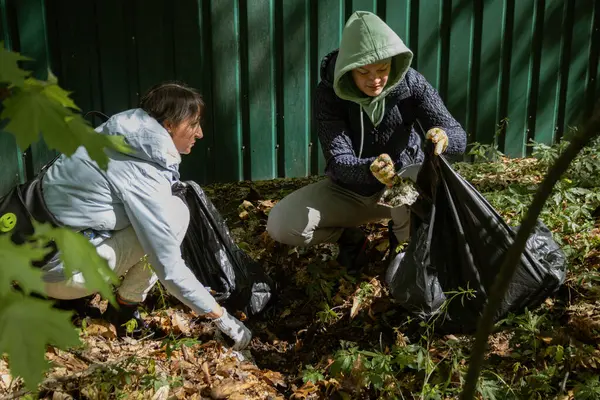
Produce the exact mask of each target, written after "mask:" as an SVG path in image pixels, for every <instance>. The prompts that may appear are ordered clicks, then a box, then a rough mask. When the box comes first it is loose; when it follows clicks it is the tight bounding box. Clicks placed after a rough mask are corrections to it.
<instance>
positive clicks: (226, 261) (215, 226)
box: [173, 181, 274, 315]
mask: <svg viewBox="0 0 600 400" xmlns="http://www.w3.org/2000/svg"><path fill="white" fill-rule="evenodd" d="M173 194H174V195H176V196H178V197H179V198H181V199H182V200H183V201H184V202H185V203H186V204H187V206H188V208H189V210H190V224H189V227H188V230H187V232H186V235H185V238H184V240H183V243H182V245H181V250H182V256H183V259H184V260H185V262H186V265H187V266H188V267H189V268H190V269H191V270H192V272H193V273H194V275H195V276H196V277H197V278H198V280H199V281H200V282H201V283H202V284H203V285H204V286H206V287H207V288H209V290H210V292H211V293H212V295H213V296H214V298H215V299H216V300H217V302H219V303H220V304H222V305H225V306H226V307H228V308H229V309H231V310H240V311H242V312H244V313H245V314H246V315H255V314H258V313H260V312H261V311H263V310H264V308H265V307H266V305H267V303H268V302H269V300H271V297H272V294H273V293H272V291H273V288H274V286H273V281H272V280H271V279H270V278H269V277H268V276H267V275H266V274H265V272H264V271H263V269H262V267H261V266H260V265H259V264H258V263H257V262H255V261H254V260H253V259H252V258H251V257H250V256H249V255H248V254H246V253H245V252H244V251H243V250H242V249H240V248H239V247H238V246H237V245H236V243H235V242H234V240H233V239H232V237H231V235H230V233H229V228H228V227H227V224H226V222H225V220H224V219H223V217H222V216H221V214H220V213H219V211H218V210H217V209H216V207H215V206H214V205H213V203H212V202H211V201H210V199H209V198H208V197H207V196H206V194H205V193H204V191H203V190H202V188H201V187H200V186H199V185H198V184H197V183H195V182H193V181H185V182H183V183H181V182H180V183H177V184H176V185H174V186H173Z"/></svg>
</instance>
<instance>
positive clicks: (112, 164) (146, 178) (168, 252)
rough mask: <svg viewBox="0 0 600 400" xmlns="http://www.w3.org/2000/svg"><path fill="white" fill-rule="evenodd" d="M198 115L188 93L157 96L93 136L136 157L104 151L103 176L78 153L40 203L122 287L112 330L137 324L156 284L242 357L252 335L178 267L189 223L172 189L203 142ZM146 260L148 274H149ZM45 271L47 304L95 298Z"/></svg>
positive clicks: (57, 266)
mask: <svg viewBox="0 0 600 400" xmlns="http://www.w3.org/2000/svg"><path fill="white" fill-rule="evenodd" d="M203 109H204V102H203V100H202V97H201V95H200V94H199V93H198V92H196V91H195V90H193V89H191V88H189V87H187V86H185V85H182V84H178V83H163V84H159V85H157V86H155V87H153V88H152V89H150V90H149V91H148V93H147V94H145V96H144V97H143V98H142V101H141V104H140V108H136V109H132V110H127V111H125V112H122V113H119V114H116V115H114V116H113V117H111V118H110V119H109V120H108V121H107V122H105V123H104V124H102V125H100V126H99V127H98V128H97V129H96V130H97V131H98V132H100V133H102V134H106V135H122V136H124V137H125V140H126V142H127V144H128V145H129V146H130V147H131V148H132V149H133V152H132V153H131V154H123V153H118V152H115V151H110V152H108V151H107V152H108V156H109V158H110V161H109V164H108V168H107V169H106V170H102V169H100V168H99V167H98V165H97V164H96V163H95V162H94V161H92V160H91V159H90V157H89V155H88V153H87V151H86V150H85V148H83V147H81V148H79V149H78V150H77V151H76V152H75V154H73V155H72V156H71V157H65V156H64V155H63V156H62V157H61V158H59V159H58V160H57V161H56V162H55V163H54V164H53V165H52V166H51V167H50V168H49V169H48V171H47V173H46V175H45V176H44V179H43V183H42V186H43V193H44V200H45V201H46V205H47V207H48V209H49V210H50V212H51V213H52V214H53V215H54V216H55V217H56V219H57V220H58V221H60V222H61V223H63V224H64V225H66V226H68V227H71V228H73V229H75V230H77V231H81V232H83V233H84V234H85V235H86V236H88V237H89V238H90V240H91V241H92V243H93V244H94V245H95V246H96V248H97V251H98V253H99V254H100V255H101V256H102V257H103V258H105V259H106V260H107V261H108V264H109V266H110V267H111V268H112V269H113V270H114V271H115V272H116V274H117V275H118V276H120V277H122V282H121V284H120V286H119V288H118V290H117V301H118V302H119V304H120V309H119V311H116V310H114V309H113V310H112V311H111V312H112V317H113V318H114V320H115V323H116V325H117V326H120V325H121V324H122V323H124V322H126V321H128V320H129V319H131V318H135V319H137V320H138V322H142V321H141V319H140V318H139V314H138V313H137V305H138V303H140V302H143V301H144V300H145V298H146V295H147V294H148V292H149V291H150V289H151V288H152V286H153V285H154V284H155V283H156V281H157V279H158V280H160V281H161V283H162V284H163V285H164V287H165V288H166V289H167V290H168V291H169V292H170V293H171V294H172V295H174V296H175V297H176V298H178V299H179V300H180V301H181V302H182V303H184V304H185V305H187V306H188V307H190V308H191V309H192V310H193V311H195V312H196V313H198V314H201V315H206V316H208V317H209V318H212V319H213V320H214V321H215V323H216V325H217V327H218V328H219V329H220V330H221V331H222V332H223V333H225V334H226V335H228V336H229V337H231V338H232V339H233V340H234V342H235V345H234V349H242V348H244V347H246V346H247V345H248V343H249V342H250V338H251V333H250V331H249V330H248V329H247V328H246V327H245V326H244V324H243V323H242V322H240V321H239V320H237V319H236V318H235V317H233V316H231V315H230V314H228V313H227V310H225V309H224V308H222V307H220V306H219V305H218V304H217V302H216V301H215V299H214V298H213V297H212V295H211V294H210V293H209V292H208V290H207V289H206V288H205V287H204V286H203V285H202V283H201V282H199V281H198V279H197V278H196V277H195V275H194V274H193V273H192V271H191V270H190V269H189V268H188V267H187V266H186V265H185V262H184V260H183V259H182V257H181V250H180V246H181V243H182V241H183V238H184V236H185V233H186V230H187V226H188V224H189V220H190V215H189V210H188V209H187V207H186V205H185V204H184V203H183V201H181V199H179V198H178V197H175V196H173V195H172V192H171V186H172V185H173V184H174V183H175V182H177V181H178V180H179V171H178V168H179V163H180V162H181V156H180V154H188V153H190V151H191V149H192V147H193V146H194V143H195V141H196V140H198V139H201V138H202V135H203V133H202V128H201V125H200V120H201V118H202V111H203ZM144 255H147V256H148V261H149V263H150V264H151V266H152V268H149V267H148V266H147V265H145V262H144V261H143V260H142V258H143V256H144ZM82 261H83V262H85V261H84V260H82ZM43 270H44V280H45V282H46V289H47V293H48V296H49V297H52V298H56V299H63V300H68V299H76V298H81V297H85V296H88V295H90V294H91V293H90V291H89V290H88V289H86V288H85V285H84V279H83V277H82V276H81V274H76V275H74V276H65V273H64V268H63V265H62V263H61V262H60V260H59V259H58V258H56V259H54V260H52V261H51V262H49V263H48V264H47V265H46V266H45V267H44V268H43Z"/></svg>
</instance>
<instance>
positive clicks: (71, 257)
mask: <svg viewBox="0 0 600 400" xmlns="http://www.w3.org/2000/svg"><path fill="white" fill-rule="evenodd" d="M23 60H29V59H28V58H27V57H23V56H21V55H20V54H18V53H15V52H11V51H8V50H6V49H5V48H4V46H3V44H1V43H0V85H2V86H3V87H4V88H6V89H7V90H8V94H9V96H8V97H7V98H6V99H5V100H4V101H3V104H2V105H3V111H2V114H1V115H0V122H4V121H6V120H8V123H7V124H6V127H5V128H4V129H5V130H6V131H8V132H10V133H12V134H13V135H14V136H15V138H16V141H17V143H18V144H19V146H20V147H21V148H22V149H25V148H27V147H29V146H30V145H31V144H32V143H33V142H35V141H37V140H38V139H39V134H40V132H41V133H42V135H43V137H44V139H45V141H46V143H47V144H48V146H49V147H50V148H53V149H56V150H58V151H60V152H62V153H64V154H66V155H67V156H70V155H71V154H73V153H74V152H75V150H76V149H77V148H78V147H79V146H81V145H83V146H85V148H86V149H87V151H88V153H89V154H90V157H91V158H92V159H93V160H95V161H96V162H97V163H98V165H99V166H100V167H101V168H106V166H107V164H108V157H107V155H106V153H105V150H106V149H112V150H115V151H120V152H128V151H129V147H128V146H126V144H125V141H124V139H123V138H122V137H119V136H108V135H101V134H98V133H96V132H95V131H94V130H93V129H92V127H91V126H90V125H89V123H88V122H87V121H85V120H84V119H83V117H82V116H81V115H80V114H79V113H76V111H78V110H79V109H78V108H77V106H76V105H75V103H74V102H73V100H72V99H71V98H70V97H69V93H68V92H66V91H65V90H63V89H62V88H61V87H60V86H59V85H58V82H57V80H56V78H55V77H54V76H53V75H52V73H49V78H48V80H46V81H40V80H37V79H33V78H30V77H29V75H30V74H29V72H27V71H23V70H22V69H20V68H19V65H18V62H19V61H23ZM34 222H35V221H34ZM35 228H36V232H35V234H34V235H33V236H32V237H31V238H30V241H29V242H27V243H25V244H23V245H20V246H17V245H15V244H13V243H12V241H11V240H10V239H9V235H1V236H0V259H2V268H0V354H2V353H7V354H8V356H9V362H10V367H11V370H12V373H13V375H15V376H21V377H22V378H23V379H24V381H25V385H26V387H27V388H29V389H32V390H33V389H35V387H36V386H37V384H38V383H39V382H40V380H41V379H42V377H43V372H44V371H45V370H46V369H47V367H48V364H47V363H46V362H45V361H44V356H45V350H46V345H49V344H50V345H54V346H58V347H62V348H67V347H69V346H74V345H77V344H79V340H78V334H77V331H76V330H75V328H74V327H73V326H72V324H71V323H70V320H69V313H67V312H64V311H59V310H56V309H54V308H52V303H51V302H50V301H48V300H45V299H40V298H33V297H29V296H28V295H29V294H30V293H33V292H35V293H37V294H38V295H42V296H43V295H45V289H44V284H43V282H42V279H41V277H42V272H41V271H40V270H39V269H36V268H34V267H33V266H32V262H34V261H38V260H40V259H42V258H43V257H44V255H46V254H47V253H48V251H49V249H48V247H47V244H48V243H49V242H51V241H55V243H56V245H57V247H58V249H59V250H60V257H61V260H62V261H63V262H64V266H65V270H66V272H67V274H70V273H74V272H81V273H82V274H83V276H84V278H85V282H86V286H87V287H88V288H89V289H90V290H91V291H98V292H100V293H101V294H102V295H103V296H104V297H106V298H108V299H109V300H110V301H111V302H113V304H114V301H115V300H114V296H113V294H112V290H111V286H110V283H116V282H117V278H116V276H115V274H114V273H113V271H112V270H111V269H110V268H109V267H108V265H107V263H106V261H105V260H104V259H102V258H101V257H100V256H99V255H98V254H97V252H96V249H95V248H94V246H92V245H91V244H90V243H89V242H88V241H87V239H86V238H85V237H84V236H83V235H81V234H78V233H76V232H73V231H71V230H69V229H66V228H59V229H57V228H53V227H51V226H50V225H40V224H35ZM14 283H17V285H18V288H19V289H20V290H21V292H19V291H18V290H17V289H16V287H15V286H14V285H13V284H14ZM34 328H35V329H34Z"/></svg>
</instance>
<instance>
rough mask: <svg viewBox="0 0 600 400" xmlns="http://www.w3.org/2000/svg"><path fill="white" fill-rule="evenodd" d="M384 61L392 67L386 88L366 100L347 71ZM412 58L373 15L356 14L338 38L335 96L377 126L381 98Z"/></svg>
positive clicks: (401, 74) (379, 119)
mask: <svg viewBox="0 0 600 400" xmlns="http://www.w3.org/2000/svg"><path fill="white" fill-rule="evenodd" d="M388 58H391V60H392V66H391V70H390V75H389V77H388V81H387V84H386V85H385V87H384V88H383V91H382V92H381V93H380V94H379V95H378V96H376V97H370V96H367V95H366V94H364V93H363V92H362V91H361V90H360V89H358V87H357V86H356V84H355V83H354V79H352V73H351V71H352V70H353V69H355V68H358V67H361V66H363V65H368V64H374V63H378V62H381V61H383V60H386V59H388ZM412 58H413V53H412V52H411V51H410V50H409V49H408V47H406V45H405V44H404V42H402V39H400V37H399V36H398V35H397V34H396V33H395V32H394V31H393V30H392V29H391V28H390V27H389V26H388V25H387V24H386V23H385V22H383V21H382V20H381V19H380V18H379V17H378V16H377V15H375V14H373V13H370V12H367V11H356V12H355V13H353V14H352V15H351V16H350V18H348V22H347V23H346V26H345V27H344V32H343V34H342V42H341V44H340V49H339V53H338V57H337V61H336V63H335V72H334V77H333V78H334V79H333V89H334V91H335V94H336V95H337V96H338V97H339V98H341V99H344V100H349V101H353V102H355V103H357V104H359V105H360V106H361V108H362V109H363V110H365V112H366V113H367V115H368V116H369V118H370V119H371V122H372V123H373V125H374V126H377V125H379V123H380V122H381V120H382V119H383V114H384V112H385V97H386V96H387V95H388V94H389V93H390V92H391V91H392V89H393V88H394V87H395V86H397V85H398V83H399V82H400V81H401V80H402V78H404V75H405V74H406V72H407V71H408V68H409V67H410V63H411V61H412Z"/></svg>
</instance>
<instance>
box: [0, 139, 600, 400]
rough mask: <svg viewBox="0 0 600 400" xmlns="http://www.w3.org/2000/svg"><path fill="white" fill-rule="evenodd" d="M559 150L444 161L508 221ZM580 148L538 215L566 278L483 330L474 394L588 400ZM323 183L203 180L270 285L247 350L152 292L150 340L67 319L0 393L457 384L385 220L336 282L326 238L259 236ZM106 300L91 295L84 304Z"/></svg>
mask: <svg viewBox="0 0 600 400" xmlns="http://www.w3.org/2000/svg"><path fill="white" fill-rule="evenodd" d="M558 151H559V150H558V147H557V146H555V147H552V148H547V147H544V146H541V147H540V146H539V147H538V148H537V149H536V154H535V155H536V157H537V158H533V157H532V158H525V159H507V158H504V157H496V156H495V158H496V159H495V160H494V161H484V162H478V163H473V164H464V163H459V164H455V165H454V167H455V168H456V170H457V171H459V172H460V173H461V174H462V175H463V176H464V177H465V178H466V179H467V180H468V181H470V182H471V183H472V184H473V185H474V187H475V188H477V189H478V190H479V191H480V192H481V193H483V194H484V196H486V198H487V199H488V200H489V201H490V203H491V204H492V205H493V206H494V207H495V208H496V209H497V210H498V211H499V212H500V214H501V215H502V216H503V217H504V219H505V220H506V221H507V222H508V223H509V224H511V225H513V226H516V225H517V224H518V221H519V220H520V218H522V217H523V215H524V213H525V211H526V210H527V207H528V205H529V203H530V201H531V198H532V194H533V193H534V191H535V189H536V187H537V184H538V183H539V182H540V181H541V179H542V178H543V175H544V173H545V171H546V169H547V166H548V164H549V163H551V161H552V160H553V159H554V158H555V157H556V154H558ZM599 154H600V151H599V150H595V149H594V148H590V149H587V150H586V152H585V153H584V155H582V157H579V158H578V160H577V161H576V163H575V164H574V165H573V166H572V167H571V170H570V171H569V173H568V174H567V175H566V176H565V177H564V178H563V179H562V180H561V182H560V183H559V185H558V186H557V188H556V190H555V193H554V195H553V197H552V199H551V200H550V201H549V202H548V204H547V206H546V209H545V211H544V213H543V215H542V218H541V219H542V220H543V221H544V222H545V223H546V224H547V225H548V227H549V228H550V229H551V230H552V231H553V233H554V235H555V239H556V240H557V242H558V243H559V244H560V245H561V247H562V248H563V250H564V252H565V254H566V255H567V257H568V260H569V264H568V274H567V280H566V282H565V284H564V285H563V286H562V287H561V288H560V289H559V290H558V292H556V293H555V294H554V295H553V296H551V297H548V298H547V299H545V301H543V302H542V304H541V305H539V307H537V308H535V309H532V310H525V311H523V312H522V313H521V314H518V315H509V316H508V317H507V318H505V319H504V320H502V321H501V322H499V323H498V324H497V329H496V331H495V332H494V334H493V335H492V336H491V337H490V339H489V350H488V354H487V363H486V367H485V369H484V371H483V373H482V376H481V379H480V381H479V385H478V396H479V397H480V398H483V399H551V398H556V399H572V398H574V399H598V398H600V381H599V378H598V376H599V375H600V371H599V369H600V349H599V346H600V341H599V339H600V290H598V285H597V282H598V281H600V272H599V271H598V266H599V264H600V222H599V220H598V206H600V185H599V184H598V182H599V180H600V178H599V177H600V166H599V164H600V160H599V159H598V155H599ZM318 179H322V178H317V177H313V178H306V179H277V180H272V181H264V182H241V183H235V184H222V185H211V186H207V187H205V188H204V189H205V191H206V193H207V194H208V195H209V197H210V198H211V199H212V201H213V202H214V204H215V205H216V206H217V208H218V209H219V210H220V212H221V213H222V215H223V216H224V217H225V218H226V221H227V224H228V226H229V229H230V232H231V234H232V236H233V237H234V238H235V240H236V243H237V244H238V245H239V246H240V248H242V249H243V250H245V251H246V252H247V253H248V254H249V255H250V256H251V257H252V258H253V259H254V260H256V261H257V262H258V263H259V264H260V265H262V266H263V268H264V269H265V271H266V272H267V273H268V274H269V275H270V276H271V277H272V278H273V279H274V280H275V281H276V282H277V290H276V296H275V297H274V299H273V300H272V301H271V303H270V305H269V306H268V308H267V309H266V310H265V311H264V312H263V313H261V314H260V315H258V316H253V317H251V318H248V319H246V318H245V316H243V315H240V314H238V316H239V317H240V318H242V319H246V320H245V323H246V324H247V326H248V327H249V328H250V329H251V330H252V332H253V335H254V337H253V340H252V342H251V344H250V346H249V348H248V350H246V351H244V352H241V353H235V352H232V351H231V350H228V349H227V347H226V346H224V343H225V341H224V339H223V338H222V337H219V335H218V334H216V332H215V328H214V326H213V325H212V324H211V323H209V322H208V321H207V320H205V319H202V318H198V317H197V316H196V315H194V314H193V313H191V312H190V311H189V310H188V309H186V308H185V307H184V306H182V305H181V304H180V303H178V302H177V300H175V299H174V298H172V297H171V296H169V295H168V294H166V293H165V292H164V290H161V288H160V286H157V288H156V290H154V291H153V292H152V294H151V296H150V298H149V300H148V301H147V302H146V304H145V319H146V320H147V321H148V322H150V323H152V324H154V326H158V327H160V328H161V331H162V334H161V335H158V336H157V335H154V336H148V337H146V338H142V339H139V340H136V339H131V338H120V339H119V338H116V336H115V329H114V327H113V326H111V325H109V324H107V323H105V322H102V320H100V319H96V318H92V317H91V316H90V315H91V314H92V313H91V312H90V313H88V312H84V313H82V314H79V315H78V316H77V317H76V318H75V321H76V325H77V326H78V328H79V329H80V336H81V339H82V345H81V346H80V347H79V348H76V349H70V350H69V351H62V350H58V349H56V348H49V349H48V352H47V358H48V360H49V362H50V363H51V368H50V370H49V371H48V373H47V375H46V380H45V381H44V383H43V384H42V385H41V386H40V391H39V392H38V393H33V394H32V393H27V392H26V391H24V390H23V389H22V386H21V382H20V380H19V379H18V378H17V379H13V378H12V377H11V375H10V373H9V372H8V368H7V364H6V362H5V361H3V360H1V359H0V397H1V396H5V397H4V398H47V399H69V398H77V399H81V398H84V399H88V398H89V399H104V398H119V399H120V398H122V399H157V400H158V399H184V398H185V399H203V398H212V399H225V398H229V399H374V398H400V399H401V398H404V399H413V398H415V399H453V398H457V396H458V395H459V393H460V389H461V385H462V383H463V378H464V375H465V373H466V369H467V366H468V359H469V353H470V349H471V346H472V343H473V336H472V335H469V334H459V333H451V332H446V333H445V334H440V333H437V332H435V330H434V329H433V326H432V325H431V324H429V323H428V322H427V321H425V322H421V323H415V321H414V319H412V318H411V317H410V315H409V314H408V313H407V312H406V311H404V310H403V309H402V308H400V307H399V306H397V305H395V304H393V303H392V301H391V297H390V293H389V290H388V288H387V287H386V285H385V283H384V281H383V276H384V274H385V270H386V267H387V265H388V263H389V249H388V247H389V246H388V232H387V221H385V220H382V221H379V222H375V223H372V224H369V225H367V226H364V227H363V228H364V230H365V232H366V233H367V234H368V236H369V245H368V249H367V251H368V255H369V260H370V262H369V265H368V266H367V267H366V268H365V269H363V270H362V273H361V274H360V276H350V275H348V274H347V273H346V271H345V270H344V268H342V267H341V266H339V265H338V264H337V262H336V261H335V257H336V252H337V246H336V245H333V244H328V245H319V246H315V247H312V248H308V249H301V248H292V247H289V246H284V245H281V244H278V243H275V242H273V240H271V239H270V237H269V236H268V234H267V233H266V231H265V225H266V219H267V215H268V213H269V211H270V209H271V208H272V207H273V205H274V204H276V202H277V201H278V200H280V199H281V198H283V196H285V195H286V194H288V193H290V192H291V191H293V190H295V189H297V188H299V187H302V186H304V185H306V184H308V183H311V182H315V181H316V180H318ZM105 306H106V304H105V302H103V301H101V299H100V298H99V297H95V298H93V299H88V300H87V304H86V307H87V308H88V309H100V310H102V309H103V308H104V307H105Z"/></svg>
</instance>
